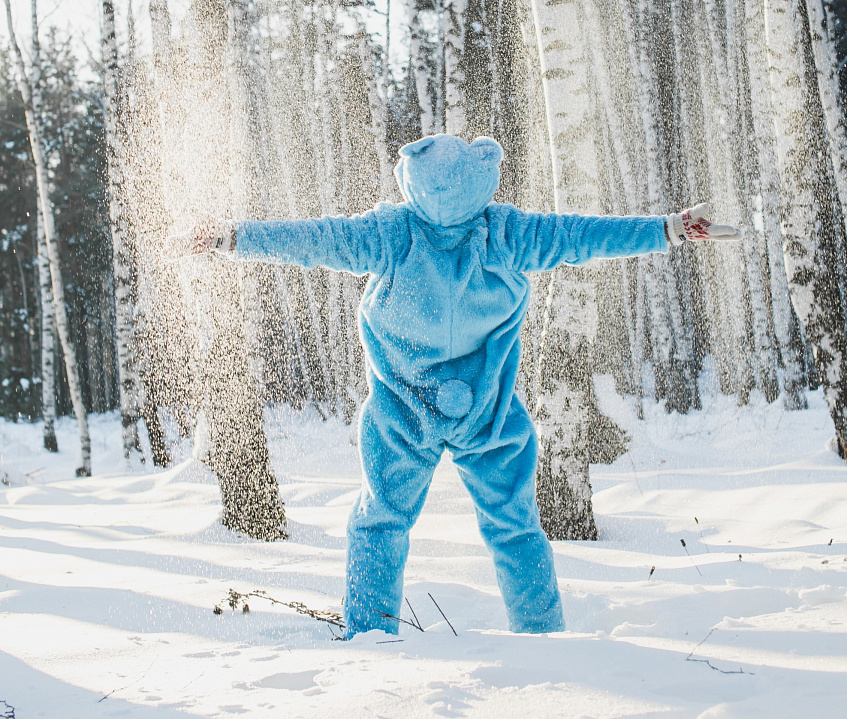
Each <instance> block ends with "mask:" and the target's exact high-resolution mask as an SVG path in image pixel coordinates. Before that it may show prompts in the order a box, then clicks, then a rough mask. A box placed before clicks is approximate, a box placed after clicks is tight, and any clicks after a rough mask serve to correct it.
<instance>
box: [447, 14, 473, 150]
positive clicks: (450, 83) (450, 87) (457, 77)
mask: <svg viewBox="0 0 847 719" xmlns="http://www.w3.org/2000/svg"><path fill="white" fill-rule="evenodd" d="M466 8H467V1H466V0H448V2H447V4H446V5H445V7H444V12H443V14H442V22H443V23H444V25H445V29H444V39H445V40H444V85H445V100H446V107H445V116H446V127H447V132H448V133H450V134H451V135H457V136H458V137H464V133H465V129H466V127H467V122H468V120H467V115H466V112H465V69H464V65H463V62H462V59H463V55H464V53H465V11H466Z"/></svg>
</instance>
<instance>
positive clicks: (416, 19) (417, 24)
mask: <svg viewBox="0 0 847 719" xmlns="http://www.w3.org/2000/svg"><path fill="white" fill-rule="evenodd" d="M406 2H407V3H408V14H409V48H410V50H411V57H410V62H411V63H412V72H413V73H414V77H415V90H416V91H417V94H418V105H419V106H420V109H421V137H424V136H426V135H431V134H432V133H433V132H434V131H435V113H434V111H433V107H432V96H431V95H430V93H429V82H430V77H429V63H428V62H427V58H426V56H425V54H424V48H425V46H426V42H425V37H424V35H425V31H424V29H423V26H422V25H421V17H420V12H419V10H418V0H406Z"/></svg>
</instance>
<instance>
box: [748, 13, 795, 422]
mask: <svg viewBox="0 0 847 719" xmlns="http://www.w3.org/2000/svg"><path fill="white" fill-rule="evenodd" d="M743 27H744V33H745V37H744V39H745V40H746V42H745V50H746V52H745V54H744V56H745V59H746V61H747V73H748V87H749V93H750V100H749V102H750V122H751V125H752V127H753V132H754V135H755V138H756V157H755V158H753V159H754V160H755V161H756V165H757V169H758V172H757V173H756V175H755V182H756V184H757V185H758V192H757V193H756V196H757V198H758V199H757V201H756V205H755V206H754V207H753V208H752V209H753V227H754V230H755V231H756V232H761V233H763V234H764V237H765V243H766V256H767V262H768V277H769V282H770V286H769V293H770V307H771V322H772V325H773V331H774V335H775V337H776V343H777V348H778V350H779V361H780V365H781V367H782V380H781V381H782V392H783V402H784V405H785V407H786V409H789V410H791V409H805V408H806V406H807V402H806V397H805V395H804V394H803V382H804V372H803V367H802V365H801V362H800V358H799V356H798V352H797V342H796V338H795V336H794V335H795V332H794V314H793V311H792V308H791V297H790V295H789V290H788V278H787V276H786V272H785V260H784V256H783V251H782V230H781V226H780V217H781V215H782V200H781V197H780V176H779V162H778V159H777V150H776V128H775V126H774V112H773V108H772V102H771V91H770V81H769V78H768V60H767V56H766V44H765V21H764V3H763V2H762V1H761V0H745V2H744V23H743Z"/></svg>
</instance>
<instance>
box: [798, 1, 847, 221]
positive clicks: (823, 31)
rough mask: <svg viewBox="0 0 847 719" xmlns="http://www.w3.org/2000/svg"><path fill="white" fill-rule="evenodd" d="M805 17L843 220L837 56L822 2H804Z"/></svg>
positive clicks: (846, 165)
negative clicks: (807, 22) (806, 18)
mask: <svg viewBox="0 0 847 719" xmlns="http://www.w3.org/2000/svg"><path fill="white" fill-rule="evenodd" d="M804 2H805V5H806V9H807V12H808V17H809V29H810V35H811V45H812V50H813V52H814V58H815V70H816V75H817V80H818V91H819V93H820V99H821V104H822V105H823V111H824V117H825V118H826V126H827V140H828V144H829V154H830V157H831V158H832V162H833V166H834V167H833V169H834V172H835V186H836V188H837V190H838V199H839V202H840V205H841V216H842V218H843V220H847V118H845V114H844V111H845V107H844V105H843V102H839V97H840V96H841V93H840V88H839V78H838V56H837V54H836V51H835V37H834V33H833V31H832V22H831V19H828V18H827V13H826V10H825V8H824V3H823V0H804Z"/></svg>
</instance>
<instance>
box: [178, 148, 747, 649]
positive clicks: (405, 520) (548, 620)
mask: <svg viewBox="0 0 847 719" xmlns="http://www.w3.org/2000/svg"><path fill="white" fill-rule="evenodd" d="M502 158H503V151H502V149H501V147H500V145H499V144H498V143H497V142H496V141H494V140H492V139H490V138H485V137H483V138H478V139H476V140H474V141H473V142H472V143H470V144H468V143H467V142H465V141H464V140H461V139H459V138H457V137H454V136H451V135H435V136H431V137H424V138H423V139H421V140H418V141H416V142H412V143H410V144H408V145H406V146H405V147H403V148H401V150H400V160H399V162H398V163H397V167H396V169H395V176H396V178H397V182H398V184H399V186H400V190H401V192H402V193H403V197H404V198H405V202H404V203H402V204H389V203H381V204H379V205H377V206H376V208H375V209H373V210H371V211H369V212H366V213H364V214H363V215H360V216H354V217H324V218H322V219H308V220H285V221H262V222H259V221H244V222H236V223H232V224H231V225H229V226H225V227H223V228H222V227H221V226H218V227H214V228H205V229H203V230H198V231H196V232H195V233H194V234H193V236H192V242H193V243H194V244H193V251H194V252H205V251H208V250H211V249H217V250H221V251H225V252H228V253H231V256H233V257H234V258H236V259H239V260H257V261H262V262H282V263H296V264H299V265H303V266H304V267H309V268H311V267H317V266H318V265H320V266H323V267H327V268H329V269H331V270H340V271H345V272H352V273H354V274H356V275H369V281H368V283H367V287H366V289H365V291H364V295H363V296H362V300H361V304H360V306H359V330H360V333H361V340H362V344H363V345H364V349H365V356H366V359H367V377H368V384H369V387H370V395H369V396H368V398H367V399H366V400H365V403H364V406H363V407H362V412H361V419H360V426H359V448H360V452H361V459H362V474H363V484H362V491H361V493H360V495H359V497H358V499H357V500H356V503H355V505H354V507H353V510H352V513H351V515H350V521H349V524H348V529H347V536H348V549H347V593H346V598H345V602H344V612H345V623H346V627H347V633H348V636H352V635H353V634H356V633H358V632H365V631H368V630H371V629H381V630H383V631H385V632H389V633H396V632H397V631H398V623H397V621H396V620H393V619H391V618H390V617H391V616H394V617H397V616H399V615H400V610H401V602H402V598H403V569H404V566H405V563H406V558H407V555H408V552H409V531H410V529H411V527H412V525H413V524H414V523H415V520H416V519H417V517H418V515H419V514H420V512H421V508H422V507H423V504H424V499H425V498H426V494H427V490H428V488H429V485H430V481H431V479H432V476H433V472H434V470H435V467H436V465H437V464H438V462H439V459H440V457H441V454H442V453H443V452H444V451H445V450H448V451H449V452H450V453H451V454H452V456H453V461H454V462H455V464H456V466H457V467H458V470H459V475H460V477H461V479H462V482H463V483H464V485H465V487H467V490H468V492H469V493H470V495H471V497H472V499H473V502H474V506H475V508H476V516H477V520H478V522H479V528H480V531H481V534H482V537H483V539H484V541H485V543H486V545H487V546H488V548H489V550H490V551H491V553H492V555H493V558H494V564H495V568H496V573H497V581H498V584H499V587H500V591H501V593H502V596H503V600H504V602H505V605H506V610H507V614H508V618H509V627H510V629H511V630H512V631H514V632H534V633H539V632H557V631H562V630H563V629H564V628H565V622H564V618H563V615H562V604H561V599H560V596H559V590H558V586H557V582H556V575H555V572H554V568H553V553H552V550H551V547H550V543H549V542H548V540H547V538H546V536H545V535H544V532H543V531H542V529H541V524H540V520H539V514H538V508H537V505H536V501H535V469H536V460H537V457H538V442H537V440H536V435H535V431H534V428H533V424H532V420H531V419H530V416H529V414H528V413H527V410H526V408H525V407H524V406H523V404H522V403H521V401H520V399H518V397H517V395H516V394H515V380H516V378H517V373H518V363H519V360H520V352H521V349H520V339H519V335H520V329H521V324H522V323H523V320H524V317H525V315H526V311H527V307H528V305H529V291H530V285H529V280H528V278H527V273H528V272H542V271H544V270H551V269H553V268H554V267H557V266H558V265H561V264H570V265H578V264H582V263H584V262H587V261H589V260H591V259H595V258H612V257H631V256H633V255H641V254H645V253H648V252H666V251H667V248H668V244H669V242H670V243H672V244H680V243H681V242H682V241H684V240H697V239H710V238H721V239H731V238H734V237H736V236H737V235H736V231H735V230H734V229H733V228H731V227H728V226H723V227H720V226H717V225H712V224H711V223H710V222H709V221H708V220H707V219H706V212H707V206H705V205H700V206H698V207H696V208H695V209H694V210H692V211H688V212H686V213H682V214H679V215H670V216H668V217H589V216H581V215H573V214H561V215H556V214H541V213H528V212H523V211H521V210H519V209H517V208H515V207H514V206H512V205H507V204H500V203H496V202H493V201H492V199H493V197H494V193H495V191H496V190H497V187H498V185H499V181H500V162H501V160H502Z"/></svg>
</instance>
